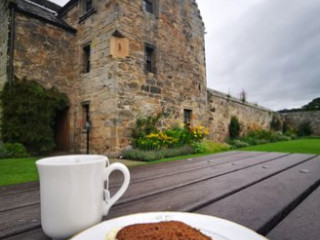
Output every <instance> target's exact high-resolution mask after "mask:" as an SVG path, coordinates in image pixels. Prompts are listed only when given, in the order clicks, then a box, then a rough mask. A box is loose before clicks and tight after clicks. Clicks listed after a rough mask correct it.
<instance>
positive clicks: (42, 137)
mask: <svg viewBox="0 0 320 240" xmlns="http://www.w3.org/2000/svg"><path fill="white" fill-rule="evenodd" d="M0 100H1V102H2V119H1V136H2V139H3V141H4V142H8V143H14V142H19V143H22V144H23V145H24V146H26V147H27V149H28V150H29V151H31V152H36V153H43V152H47V151H50V150H52V149H53V148H54V146H55V143H54V133H53V125H54V117H55V114H56V111H58V110H63V109H65V108H66V107H67V106H68V105H69V101H68V98H67V97H66V96H65V95H64V94H62V93H60V92H58V91H57V90H56V89H50V90H46V89H44V88H43V87H42V86H41V85H39V84H38V83H36V82H34V81H28V80H26V79H23V80H19V79H17V78H15V81H14V82H13V83H12V85H11V87H10V86H9V84H8V83H6V84H5V86H4V88H3V91H2V92H1V94H0Z"/></svg>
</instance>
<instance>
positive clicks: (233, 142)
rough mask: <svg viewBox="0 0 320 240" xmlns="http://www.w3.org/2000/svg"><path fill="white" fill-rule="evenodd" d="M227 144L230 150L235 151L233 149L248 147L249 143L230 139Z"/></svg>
mask: <svg viewBox="0 0 320 240" xmlns="http://www.w3.org/2000/svg"><path fill="white" fill-rule="evenodd" d="M229 144H230V145H231V148H232V149H235V148H243V147H248V146H250V144H249V143H247V142H244V141H241V140H239V139H232V140H231V141H230V142H229Z"/></svg>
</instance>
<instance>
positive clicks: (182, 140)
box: [164, 125, 192, 147]
mask: <svg viewBox="0 0 320 240" xmlns="http://www.w3.org/2000/svg"><path fill="white" fill-rule="evenodd" d="M164 132H165V134H167V135H168V136H169V137H173V138H175V139H177V141H176V143H175V144H173V145H172V147H181V146H183V145H186V144H189V143H190V142H191V140H192V133H191V132H190V131H189V129H188V128H185V127H179V126H177V125H176V126H174V127H173V128H170V129H166V130H164Z"/></svg>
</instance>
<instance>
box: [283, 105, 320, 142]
mask: <svg viewBox="0 0 320 240" xmlns="http://www.w3.org/2000/svg"><path fill="white" fill-rule="evenodd" d="M280 115H281V116H282V118H283V120H284V121H285V122H286V124H287V125H288V126H289V127H291V128H294V129H298V127H299V125H300V124H303V123H306V122H309V123H310V126H311V129H312V133H313V134H314V135H318V136H320V111H297V112H283V113H280Z"/></svg>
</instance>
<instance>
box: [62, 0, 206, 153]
mask: <svg viewBox="0 0 320 240" xmlns="http://www.w3.org/2000/svg"><path fill="white" fill-rule="evenodd" d="M156 2H157V3H158V4H157V6H156V12H155V13H154V14H151V13H149V12H147V11H145V10H144V8H143V5H142V4H143V1H140V0H125V1H112V0H110V1H95V2H94V4H95V5H94V6H93V7H94V9H93V11H91V12H89V13H83V11H82V9H81V4H80V2H75V3H74V4H73V5H72V6H71V5H70V6H69V7H68V9H67V11H66V12H65V13H63V18H64V19H65V21H66V22H68V24H70V25H71V26H73V27H74V28H76V29H77V35H76V39H75V43H76V45H77V46H78V49H77V52H76V55H77V56H78V57H77V59H79V60H78V62H77V63H76V66H77V68H78V69H81V68H82V65H81V64H82V62H81V59H82V51H83V49H82V48H83V46H85V45H86V44H89V45H90V49H91V56H90V62H91V67H90V72H88V73H83V72H80V73H79V76H78V79H79V89H77V96H78V98H77V102H78V106H77V107H76V109H77V110H76V115H75V118H76V119H77V121H76V122H75V128H76V129H75V135H76V137H75V138H76V140H75V142H78V143H79V145H78V146H77V149H78V150H79V151H81V152H84V151H85V148H86V132H85V131H83V128H82V126H83V119H82V118H83V113H82V111H83V107H82V106H81V103H88V104H89V108H90V121H91V123H92V129H91V132H90V149H91V152H95V153H108V154H109V155H110V154H111V155H116V154H117V153H119V151H120V150H121V149H123V148H124V147H126V146H128V145H129V144H130V137H131V131H132V128H133V127H134V124H135V120H136V118H137V117H143V116H149V115H151V114H155V113H157V112H160V111H165V112H166V113H167V116H168V117H167V119H166V121H165V122H163V124H170V123H173V122H182V121H183V110H184V109H190V110H192V111H193V115H194V116H196V117H197V118H196V120H194V121H195V123H196V122H202V123H203V124H206V121H207V118H206V116H205V114H206V98H207V96H206V94H207V93H206V92H207V91H206V78H205V57H204V26H203V22H202V20H201V18H200V17H199V10H198V8H197V6H196V4H195V2H194V1H192V0H182V1H180V2H179V3H178V2H176V1H156ZM145 44H151V45H152V46H154V47H155V68H156V71H155V73H147V72H146V71H145ZM81 119H82V120H81Z"/></svg>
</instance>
